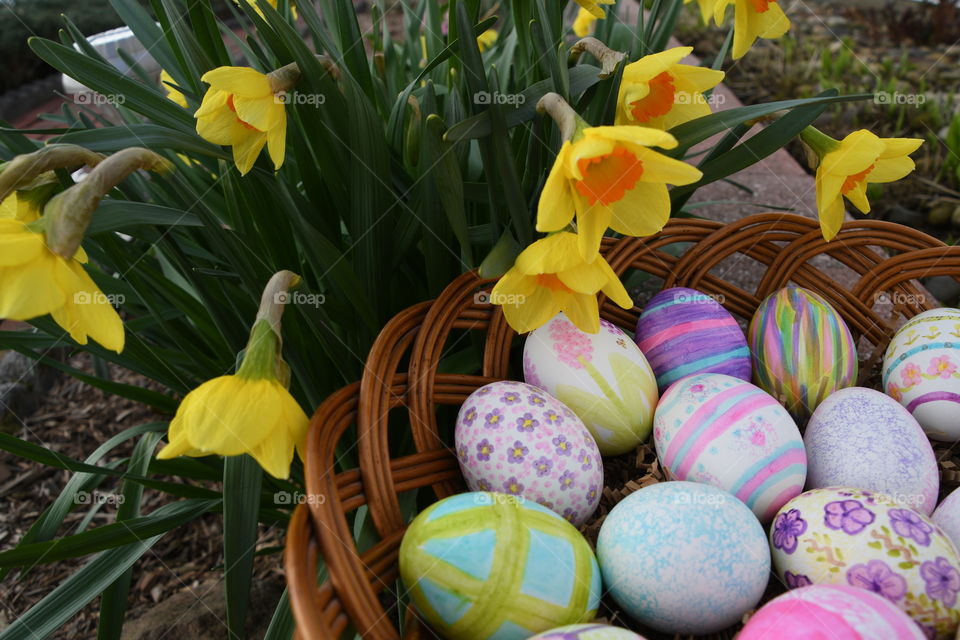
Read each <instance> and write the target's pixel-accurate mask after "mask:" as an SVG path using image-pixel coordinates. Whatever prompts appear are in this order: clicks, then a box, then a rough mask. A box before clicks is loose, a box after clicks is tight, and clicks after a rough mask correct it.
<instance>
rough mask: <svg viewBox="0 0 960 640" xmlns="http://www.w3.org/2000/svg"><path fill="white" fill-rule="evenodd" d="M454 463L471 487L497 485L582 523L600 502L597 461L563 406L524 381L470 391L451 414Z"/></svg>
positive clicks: (575, 419)
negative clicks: (454, 421) (453, 419)
mask: <svg viewBox="0 0 960 640" xmlns="http://www.w3.org/2000/svg"><path fill="white" fill-rule="evenodd" d="M454 439H455V443H456V449H457V458H458V459H459V461H460V470H461V471H462V472H463V477H464V478H465V479H466V481H467V486H468V487H470V489H471V490H472V491H499V492H502V493H507V494H511V495H516V496H523V497H524V498H527V499H528V500H533V501H534V502H538V503H540V504H542V505H543V506H545V507H547V508H549V509H553V510H554V511H556V512H557V513H559V514H561V515H562V516H563V517H564V518H566V519H567V520H569V521H570V522H572V523H574V524H576V525H580V524H583V523H584V522H585V521H586V520H587V518H589V517H590V516H591V515H592V514H593V512H594V510H595V509H596V507H597V503H598V502H600V491H601V490H602V489H603V460H602V459H601V458H600V451H599V450H598V449H597V443H596V442H594V440H593V436H591V435H590V432H589V431H587V428H586V427H584V426H583V422H581V421H580V418H578V417H577V416H576V414H574V413H573V412H572V411H571V410H570V409H569V408H567V407H566V406H565V405H564V404H563V403H562V402H560V401H559V400H557V399H556V398H554V397H552V396H550V395H549V394H547V393H544V391H543V390H542V389H538V388H537V387H533V386H531V385H529V384H524V383H523V382H513V381H509V380H506V381H502V382H493V383H490V384H488V385H485V386H483V387H480V388H479V389H477V390H476V391H474V392H473V393H472V394H470V396H469V397H468V398H467V399H466V400H465V401H464V403H463V406H462V407H460V413H459V415H458V416H457V426H456V431H455V435H454Z"/></svg>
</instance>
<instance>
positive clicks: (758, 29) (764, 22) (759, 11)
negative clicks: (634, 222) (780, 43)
mask: <svg viewBox="0 0 960 640" xmlns="http://www.w3.org/2000/svg"><path fill="white" fill-rule="evenodd" d="M731 4H732V5H734V23H733V59H734V60H737V59H739V58H742V57H743V56H744V55H745V54H746V53H747V51H749V50H750V47H752V46H753V43H754V42H756V40H757V38H767V39H772V38H779V37H780V36H782V35H783V34H785V33H786V32H787V31H788V30H789V29H790V18H788V17H787V14H785V13H784V12H783V9H782V8H781V7H780V4H779V2H778V1H777V0H717V3H716V6H715V7H714V9H713V11H714V18H715V19H716V21H717V25H718V26H719V25H720V24H721V23H722V22H723V19H724V14H726V12H727V7H728V6H730V5H731ZM701 8H702V5H701Z"/></svg>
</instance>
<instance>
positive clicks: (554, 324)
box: [523, 313, 657, 455]
mask: <svg viewBox="0 0 960 640" xmlns="http://www.w3.org/2000/svg"><path fill="white" fill-rule="evenodd" d="M523 378H524V380H526V381H527V382H528V383H530V384H532V385H534V386H537V387H540V388H541V389H543V390H545V391H546V392H547V393H549V394H551V395H553V396H554V397H555V398H557V399H559V400H560V401H561V402H563V403H564V404H566V405H567V406H568V407H570V408H571V409H572V410H573V412H574V413H576V414H577V415H578V416H580V418H581V419H583V422H584V424H586V425H587V429H589V430H590V433H592V434H593V437H594V439H595V440H596V442H597V446H599V447H600V453H602V454H603V455H618V454H621V453H626V452H627V451H630V450H632V449H634V448H636V446H637V445H638V444H640V443H641V442H643V441H644V440H646V439H647V436H649V435H650V425H651V423H652V421H653V410H654V408H655V407H656V406H657V382H656V379H655V378H654V376H653V370H651V369H650V365H649V364H647V359H646V358H644V357H643V353H641V351H640V349H639V348H638V347H637V345H636V344H635V343H634V342H633V339H632V338H630V336H628V335H627V334H626V333H624V332H623V331H622V330H621V329H620V328H619V327H617V326H615V325H613V324H611V323H609V322H607V321H606V320H601V321H600V331H598V332H597V333H595V334H590V333H585V332H583V331H581V330H580V329H578V328H577V327H576V326H574V324H573V323H572V322H570V320H568V319H567V317H566V316H565V315H564V314H563V313H560V314H558V315H557V316H555V317H554V318H553V319H552V320H550V322H548V323H547V324H545V325H543V326H542V327H540V328H539V329H537V330H536V331H533V332H531V333H530V335H529V336H527V341H526V343H525V344H524V346H523Z"/></svg>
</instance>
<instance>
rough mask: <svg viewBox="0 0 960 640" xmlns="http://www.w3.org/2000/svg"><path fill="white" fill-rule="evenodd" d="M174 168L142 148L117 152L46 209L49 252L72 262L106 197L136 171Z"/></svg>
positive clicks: (44, 217) (43, 219)
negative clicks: (91, 220) (101, 201)
mask: <svg viewBox="0 0 960 640" xmlns="http://www.w3.org/2000/svg"><path fill="white" fill-rule="evenodd" d="M171 168H172V165H171V164H170V163H169V162H167V160H165V159H164V158H162V157H161V156H159V155H157V154H156V153H154V152H152V151H149V150H147V149H144V148H142V147H131V148H129V149H124V150H123V151H118V152H117V153H115V154H113V155H112V156H110V157H109V158H107V159H106V160H103V161H101V162H100V163H99V164H97V166H96V167H94V169H93V170H92V171H91V172H90V173H89V174H88V175H87V177H86V178H84V180H83V182H80V183H78V184H75V185H73V186H72V187H70V188H69V189H66V190H65V191H62V192H60V193H58V194H57V195H55V196H54V197H53V198H51V199H50V201H49V202H48V203H47V206H46V207H44V210H43V212H44V216H43V218H41V221H42V223H43V224H42V226H43V229H44V231H45V232H46V235H47V243H48V245H49V247H50V250H51V251H53V252H54V253H56V254H57V255H60V256H63V257H64V258H67V259H69V258H72V257H73V255H74V254H75V253H76V252H77V249H79V248H80V244H81V243H82V242H83V235H84V233H86V230H87V227H88V226H90V219H91V217H92V215H93V212H94V210H95V209H96V208H97V205H99V204H100V200H102V199H103V197H104V196H105V195H107V194H108V193H110V191H111V190H112V189H113V188H114V187H116V186H117V185H118V184H120V182H122V181H123V179H124V178H126V177H127V176H129V175H130V174H131V173H133V172H134V171H138V170H140V169H143V170H146V171H161V172H163V171H168V170H170V169H171Z"/></svg>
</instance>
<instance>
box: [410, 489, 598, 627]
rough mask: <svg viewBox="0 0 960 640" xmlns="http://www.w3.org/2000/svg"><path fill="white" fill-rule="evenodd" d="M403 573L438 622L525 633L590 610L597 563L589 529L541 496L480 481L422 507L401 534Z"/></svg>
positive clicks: (581, 617)
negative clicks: (496, 489)
mask: <svg viewBox="0 0 960 640" xmlns="http://www.w3.org/2000/svg"><path fill="white" fill-rule="evenodd" d="M400 577H401V579H402V580H403V584H404V587H405V588H406V590H407V592H408V593H409V594H410V599H411V601H412V602H413V604H414V606H415V607H416V608H417V611H418V612H419V613H420V615H421V616H423V618H424V620H426V621H427V622H428V623H429V624H430V626H431V627H433V629H434V630H436V631H437V632H439V633H440V634H442V635H443V636H444V637H446V638H451V639H453V638H456V639H457V640H486V639H487V638H496V639H497V640H522V639H524V638H529V637H530V636H533V635H536V634H538V633H541V632H543V631H547V630H549V629H553V628H555V627H559V626H563V625H568V624H576V623H580V622H589V621H591V620H593V618H594V617H595V616H596V613H597V607H598V606H599V604H600V594H601V580H600V568H599V567H598V565H597V560H596V557H595V556H594V554H593V550H592V549H591V548H590V545H589V543H587V541H586V539H585V538H584V537H583V536H582V535H581V534H580V532H579V531H577V530H576V529H575V528H574V527H573V525H571V524H570V523H569V522H567V521H566V520H564V519H563V518H562V517H561V516H560V515H558V514H557V513H555V512H553V511H551V510H550V509H547V508H546V507H543V506H541V505H539V504H537V503H535V502H532V501H527V500H524V499H523V498H521V497H517V496H510V495H506V494H500V493H490V492H484V491H476V492H470V493H461V494H459V495H455V496H451V497H449V498H446V499H444V500H441V501H439V502H437V503H435V504H433V505H431V506H430V507H429V508H427V509H426V510H424V511H423V512H422V513H420V514H419V515H418V516H417V517H416V518H415V519H414V520H413V522H412V523H411V524H410V527H409V528H408V529H407V531H406V533H405V534H404V536H403V541H402V542H401V544H400Z"/></svg>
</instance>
